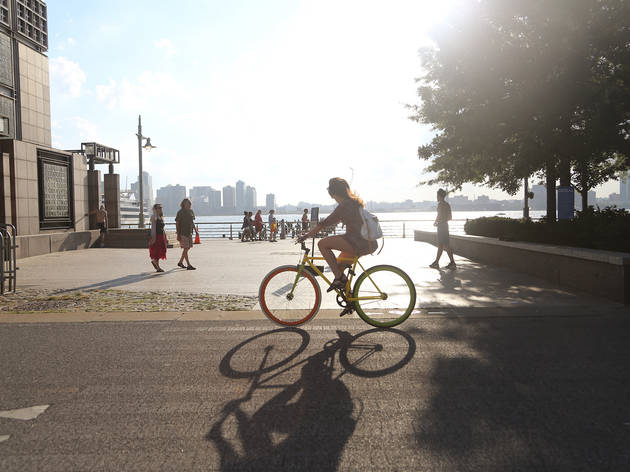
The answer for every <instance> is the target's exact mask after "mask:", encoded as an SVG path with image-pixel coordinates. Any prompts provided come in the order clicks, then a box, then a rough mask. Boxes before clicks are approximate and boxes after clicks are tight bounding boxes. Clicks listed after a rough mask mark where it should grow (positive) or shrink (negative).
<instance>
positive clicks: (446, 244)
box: [429, 189, 457, 270]
mask: <svg viewBox="0 0 630 472" xmlns="http://www.w3.org/2000/svg"><path fill="white" fill-rule="evenodd" d="M445 199H446V190H444V189H439V190H438V191H437V201H438V207H437V217H436V218H435V222H434V223H433V226H437V240H438V249H437V256H436V257H435V261H433V262H432V263H431V264H429V267H431V268H433V269H439V268H440V257H442V252H443V251H446V253H447V254H448V257H449V259H450V260H451V262H450V263H449V264H448V265H447V266H446V269H450V270H455V269H457V265H456V264H455V259H453V251H452V249H451V246H450V236H449V232H448V222H449V220H451V219H452V218H453V215H452V213H451V206H450V205H449V204H448V203H447V202H446V200H445Z"/></svg>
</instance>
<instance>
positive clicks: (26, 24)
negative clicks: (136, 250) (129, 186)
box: [0, 0, 120, 257]
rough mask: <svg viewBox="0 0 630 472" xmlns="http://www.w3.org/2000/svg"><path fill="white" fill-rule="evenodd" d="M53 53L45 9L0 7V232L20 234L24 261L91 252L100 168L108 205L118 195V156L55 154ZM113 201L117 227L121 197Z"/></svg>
mask: <svg viewBox="0 0 630 472" xmlns="http://www.w3.org/2000/svg"><path fill="white" fill-rule="evenodd" d="M47 50H48V19H47V6H46V3H45V2H43V1H40V0H11V1H7V0H0V152H1V154H0V224H2V225H13V226H14V227H15V228H16V229H17V234H18V236H19V239H18V244H19V248H18V257H26V256H32V255H37V254H43V253H47V252H52V251H58V250H67V249H74V248H78V247H89V246H90V245H91V244H92V243H93V240H95V239H96V237H98V232H90V231H89V230H90V229H91V228H96V223H95V215H90V212H91V211H93V210H95V209H96V208H97V207H98V204H99V202H100V201H101V198H100V186H99V184H100V173H99V172H98V171H96V170H94V164H102V163H109V164H110V176H109V178H106V179H105V193H106V201H107V200H108V199H107V193H108V189H109V190H110V194H111V195H113V193H111V189H112V188H114V190H115V189H116V188H118V189H119V187H120V186H119V184H118V176H117V175H116V174H113V164H114V163H117V162H119V155H118V151H116V150H115V149H111V148H106V147H103V146H100V145H97V144H96V143H92V146H91V148H90V152H91V158H89V157H88V154H87V152H86V147H85V146H82V148H81V150H78V151H62V150H59V149H54V148H53V147H52V144H51V119H50V82H49V70H48V57H47V56H46V51H47ZM88 165H90V168H91V170H92V172H90V171H89V170H88ZM116 195H118V192H117V191H116ZM110 201H111V204H112V207H111V212H110V227H111V226H113V227H116V223H117V221H118V220H117V218H118V215H117V209H116V205H117V203H116V202H118V201H119V197H117V198H114V199H111V198H110ZM118 205H119V203H118Z"/></svg>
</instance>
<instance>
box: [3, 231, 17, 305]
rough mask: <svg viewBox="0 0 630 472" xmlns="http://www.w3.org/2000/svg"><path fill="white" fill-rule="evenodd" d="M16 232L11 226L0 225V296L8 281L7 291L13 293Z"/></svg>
mask: <svg viewBox="0 0 630 472" xmlns="http://www.w3.org/2000/svg"><path fill="white" fill-rule="evenodd" d="M16 236H17V231H16V229H15V226H13V225H11V224H0V294H4V290H5V284H6V282H7V281H8V289H9V291H10V292H11V291H13V292H15V286H16V281H17V264H16V262H17V257H16V256H17V252H16V249H17V239H16Z"/></svg>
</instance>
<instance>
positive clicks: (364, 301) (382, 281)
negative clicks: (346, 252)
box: [353, 265, 416, 327]
mask: <svg viewBox="0 0 630 472" xmlns="http://www.w3.org/2000/svg"><path fill="white" fill-rule="evenodd" d="M353 297H354V298H357V300H356V301H355V305H356V306H357V313H358V314H359V316H360V317H361V318H362V319H363V320H364V321H366V322H367V323H369V324H371V325H373V326H378V327H391V326H395V325H397V324H399V323H402V322H403V321H404V320H405V319H407V317H409V315H410V314H411V312H412V310H413V308H414V306H415V302H416V292H415V287H414V286H413V282H411V279H410V278H409V276H408V275H407V274H405V273H404V272H403V271H402V270H400V269H398V268H397V267H393V266H386V265H383V266H375V267H372V268H370V269H367V270H366V271H365V272H364V273H363V274H361V275H360V276H359V278H358V279H357V282H356V284H355V287H354V290H353Z"/></svg>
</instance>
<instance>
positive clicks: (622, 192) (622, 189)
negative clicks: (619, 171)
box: [619, 175, 630, 202]
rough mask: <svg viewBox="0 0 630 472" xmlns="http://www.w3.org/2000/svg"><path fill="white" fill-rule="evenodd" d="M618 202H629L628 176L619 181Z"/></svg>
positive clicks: (629, 184)
mask: <svg viewBox="0 0 630 472" xmlns="http://www.w3.org/2000/svg"><path fill="white" fill-rule="evenodd" d="M619 200H620V201H622V202H630V175H628V176H626V177H625V178H624V177H621V178H620V179H619Z"/></svg>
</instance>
